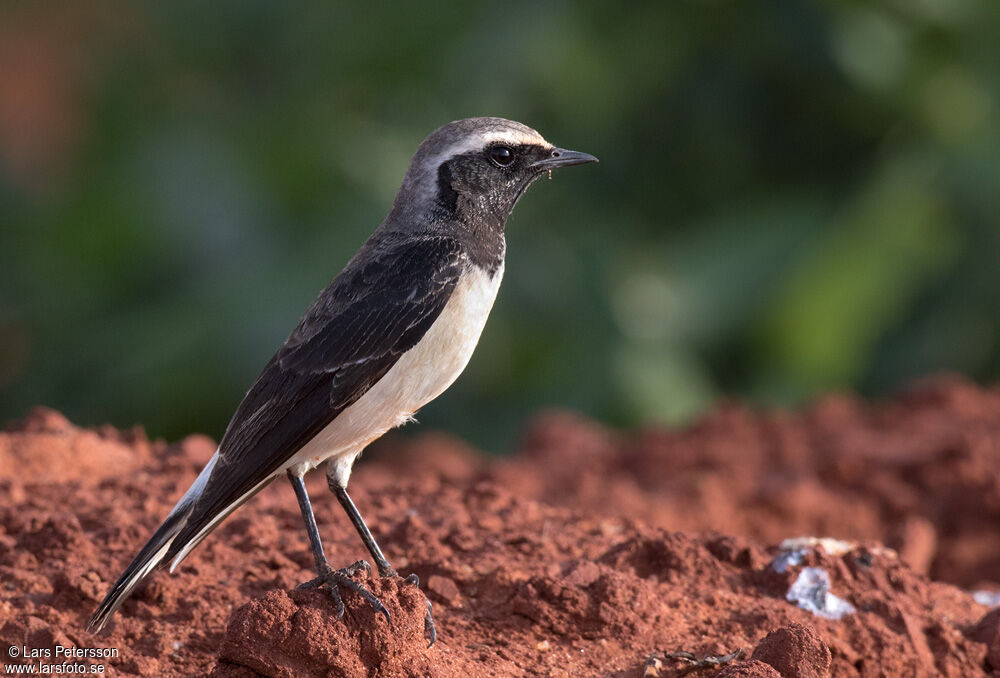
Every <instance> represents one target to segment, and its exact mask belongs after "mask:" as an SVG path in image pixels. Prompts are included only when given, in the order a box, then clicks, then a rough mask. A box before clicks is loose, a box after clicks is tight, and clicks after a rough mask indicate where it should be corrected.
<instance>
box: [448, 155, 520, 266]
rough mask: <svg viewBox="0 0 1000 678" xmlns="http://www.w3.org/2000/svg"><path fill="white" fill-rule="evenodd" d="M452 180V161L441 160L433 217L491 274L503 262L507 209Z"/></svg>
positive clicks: (473, 260)
mask: <svg viewBox="0 0 1000 678" xmlns="http://www.w3.org/2000/svg"><path fill="white" fill-rule="evenodd" d="M455 182H456V180H455V176H454V175H453V173H452V169H451V163H450V162H446V163H442V164H441V166H440V167H439V168H438V176H437V195H436V198H435V208H436V209H435V219H436V220H437V221H438V223H439V224H440V225H441V226H444V227H445V228H446V230H447V231H448V232H449V233H451V234H453V235H455V236H456V237H458V239H459V241H460V242H461V243H462V244H463V245H464V246H465V248H466V252H467V253H468V255H469V258H470V259H471V260H472V262H473V263H474V264H476V265H477V266H479V267H480V268H482V269H484V270H486V271H488V272H489V273H490V275H493V274H494V273H496V272H497V270H499V269H500V267H501V266H502V265H503V259H504V252H505V250H506V246H507V245H506V241H505V239H504V229H505V228H506V225H507V217H508V216H509V215H510V210H509V209H506V205H503V204H497V202H496V200H495V199H494V200H491V199H490V198H491V196H490V195H489V193H488V192H487V193H484V194H482V195H479V196H476V197H471V196H470V195H469V194H467V193H465V192H459V191H458V190H456V188H455ZM514 202H516V199H515V200H514ZM510 208H511V209H512V208H513V205H511V206H510Z"/></svg>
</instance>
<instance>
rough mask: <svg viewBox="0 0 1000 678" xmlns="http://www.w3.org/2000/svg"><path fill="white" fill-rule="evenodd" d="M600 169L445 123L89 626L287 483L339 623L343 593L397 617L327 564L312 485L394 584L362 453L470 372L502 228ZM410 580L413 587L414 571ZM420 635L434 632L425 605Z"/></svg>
mask: <svg viewBox="0 0 1000 678" xmlns="http://www.w3.org/2000/svg"><path fill="white" fill-rule="evenodd" d="M592 162H597V158H595V157H594V156H592V155H589V154H587V153H581V152H578V151H570V150H567V149H563V148H558V147H556V146H553V145H552V144H550V143H549V142H547V141H546V140H545V139H544V138H543V137H542V136H541V135H540V134H539V133H538V132H536V131H535V130H534V129H532V128H530V127H528V126H527V125H524V124H522V123H519V122H515V121H512V120H507V119H504V118H496V117H476V118H466V119H462V120H455V121H453V122H450V123H447V124H445V125H443V126H441V127H439V128H438V129H436V130H435V131H434V132H432V133H431V134H430V135H428V136H427V138H426V139H424V141H423V142H422V143H421V144H420V145H419V146H418V148H417V151H416V153H415V154H414V155H413V157H412V159H411V161H410V164H409V167H408V169H407V171H406V174H405V175H404V178H403V182H402V185H401V186H400V188H399V191H398V192H397V194H396V197H395V199H394V201H393V204H392V207H391V209H390V211H389V214H388V216H387V217H386V218H385V220H384V221H383V222H382V223H381V224H380V225H379V226H378V228H376V229H375V231H374V232H373V233H372V234H371V236H370V237H369V238H368V239H367V240H366V241H365V242H364V244H363V245H362V246H361V248H360V249H359V250H358V251H357V252H356V253H355V254H354V256H353V257H352V258H351V259H350V260H349V261H348V263H347V264H346V266H344V268H343V270H342V271H341V272H340V273H339V274H338V275H337V276H336V277H335V278H334V279H333V281H332V282H331V283H330V284H329V285H328V286H327V287H326V288H325V289H324V290H323V291H322V292H321V293H320V294H319V296H318V297H317V298H316V300H315V301H314V302H313V303H312V304H311V305H310V306H309V307H308V309H307V310H306V312H305V314H304V315H303V316H302V317H301V319H300V320H299V323H298V325H297V326H296V327H295V328H294V329H293V330H292V332H291V334H290V335H289V336H288V338H287V339H286V340H285V342H284V343H283V344H282V346H281V347H280V348H279V349H278V350H277V352H276V353H275V354H274V355H273V357H272V358H271V359H270V360H269V361H268V363H267V364H266V365H265V367H264V369H263V370H262V371H261V373H260V375H259V376H258V377H257V379H256V380H255V381H254V382H253V385H252V386H251V387H250V389H249V391H248V392H247V394H246V396H245V397H244V398H243V400H242V402H241V403H240V405H239V407H238V408H237V409H236V411H235V413H234V414H233V416H232V419H231V420H230V422H229V424H228V426H227V427H226V430H225V433H224V434H223V436H222V439H221V440H220V442H219V446H218V449H217V451H216V452H215V454H214V455H213V456H212V457H211V459H210V460H209V461H208V463H207V464H206V465H205V467H204V468H203V469H202V471H201V472H200V473H199V475H198V476H197V478H196V479H195V481H194V482H193V483H192V485H191V486H190V488H188V490H187V491H186V492H185V493H184V494H183V496H181V498H180V500H179V501H178V502H177V504H176V505H175V506H174V508H173V509H172V510H171V511H170V513H169V514H168V515H167V517H166V519H164V521H163V523H162V524H161V525H160V526H159V528H158V529H157V530H156V531H155V532H154V533H153V535H152V536H151V537H150V538H149V540H148V541H147V543H146V544H145V546H143V547H142V549H141V550H140V551H139V553H138V554H137V555H136V556H135V557H134V559H133V560H132V561H131V563H130V564H129V565H128V566H127V567H126V568H125V570H124V572H122V574H121V576H119V578H118V579H117V581H116V582H115V583H114V585H112V586H111V588H110V590H109V591H108V593H107V595H106V597H105V598H104V600H103V601H102V602H101V604H100V605H99V606H98V608H97V610H96V611H95V612H94V614H93V616H92V617H91V618H90V621H89V623H88V625H87V629H88V631H90V632H92V633H97V632H100V631H101V630H102V629H103V628H104V627H105V626H106V624H107V623H108V621H109V620H110V619H111V617H112V615H113V614H114V613H115V612H116V611H117V610H118V608H119V607H121V605H122V603H123V602H124V601H125V600H126V599H127V598H128V597H129V595H131V594H132V592H133V591H134V590H135V588H136V587H137V586H138V585H139V584H140V583H141V582H142V581H143V580H145V579H146V578H147V577H148V576H149V575H150V573H152V572H153V571H154V570H155V569H157V568H159V567H169V570H170V572H171V573H172V572H174V571H176V570H177V568H178V566H179V565H180V563H181V562H182V561H183V560H184V559H185V558H186V557H187V556H188V555H189V554H190V553H191V551H192V550H193V549H194V548H195V547H196V546H198V544H200V543H201V542H202V540H204V539H205V537H207V536H208V535H209V534H210V533H211V532H212V531H213V530H214V529H215V528H216V527H218V526H219V524H220V523H221V522H222V521H223V520H225V518H226V517H228V516H229V515H230V514H231V513H232V512H233V511H235V510H236V509H237V508H239V507H240V506H242V505H243V504H244V503H246V502H247V501H248V500H249V499H251V498H252V497H253V496H254V495H255V494H256V493H257V492H259V491H260V490H261V489H263V488H264V487H265V486H266V485H268V484H269V483H270V482H272V481H273V480H275V479H276V478H278V477H279V476H282V475H284V476H286V477H287V478H288V480H289V481H290V483H291V485H292V489H293V490H294V493H295V497H296V500H297V502H298V505H299V509H300V512H301V514H302V519H303V521H304V523H305V527H306V533H307V536H308V538H309V544H310V549H311V551H312V555H313V559H314V561H315V567H316V577H315V578H314V579H311V580H309V581H307V582H305V583H303V584H301V586H305V587H314V588H320V587H322V588H325V589H326V590H327V591H328V592H329V594H330V596H332V598H333V600H334V603H335V605H336V610H337V617H338V618H340V617H342V616H343V613H344V603H343V600H342V597H341V589H346V590H351V591H354V592H356V593H358V594H359V595H361V596H362V597H363V598H364V599H365V600H366V601H367V602H368V603H369V604H370V605H371V606H372V607H374V608H375V610H376V612H377V613H381V614H382V615H383V616H384V617H385V619H386V621H387V622H390V623H391V619H390V616H389V612H388V610H387V609H386V608H385V606H384V605H383V604H382V602H381V601H380V600H379V599H378V598H377V597H376V596H375V595H374V594H373V593H371V592H370V591H369V590H368V589H366V588H365V587H364V586H362V585H361V584H360V583H358V582H357V581H355V580H354V578H353V577H354V575H355V574H356V573H357V572H358V571H359V570H362V569H366V570H370V565H369V564H368V563H367V562H366V561H358V562H356V563H354V564H353V565H350V566H348V567H345V568H341V569H334V568H333V567H332V566H331V565H330V563H329V561H328V560H327V557H326V554H325V552H324V550H323V543H322V540H321V539H320V535H319V530H318V528H317V526H316V518H315V515H314V513H313V509H312V505H311V503H310V499H309V495H308V493H307V491H306V487H305V483H304V481H303V477H304V476H305V474H306V473H308V472H309V471H311V470H312V469H314V468H316V467H317V466H319V465H320V464H322V463H324V462H325V463H326V477H327V485H328V486H329V488H330V490H331V491H332V493H333V494H334V496H335V497H336V498H337V500H338V501H339V503H340V504H341V506H342V507H343V509H344V510H345V511H346V513H347V515H348V518H349V519H350V521H351V523H352V524H353V526H354V528H355V529H356V530H357V532H358V535H359V536H360V537H361V540H362V542H363V543H364V545H365V547H366V549H367V551H368V552H369V553H370V554H371V557H372V559H373V560H374V561H375V564H376V567H377V568H378V573H379V576H380V577H397V576H399V575H398V573H397V572H396V570H395V569H394V568H393V567H392V565H390V563H389V561H388V560H387V559H386V557H385V555H384V554H383V552H382V550H381V548H380V547H379V545H378V544H377V543H376V541H375V538H374V537H373V536H372V533H371V530H370V529H369V528H368V526H367V524H366V523H365V521H364V519H363V518H362V517H361V513H360V512H359V511H358V508H357V506H356V505H355V504H354V501H353V500H352V499H351V497H350V495H349V494H348V492H347V484H348V480H349V479H350V476H351V469H352V467H353V465H354V462H355V461H356V460H357V458H358V456H359V455H360V454H361V452H362V451H363V450H364V449H365V447H366V446H368V444H369V443H371V442H372V441H374V440H376V439H378V438H379V437H380V436H382V435H383V434H384V433H386V432H387V431H389V430H390V429H393V428H395V427H397V426H400V425H402V424H404V423H406V422H408V421H410V420H412V419H413V415H414V414H415V413H416V412H417V410H419V409H420V408H421V407H422V406H424V405H426V404H427V403H428V402H430V401H431V400H433V399H434V398H436V397H437V396H438V395H440V394H441V393H442V392H443V391H444V390H445V389H447V388H448V387H449V386H450V385H451V384H452V383H453V382H454V381H455V379H456V378H458V376H459V374H461V372H462V371H463V370H464V369H465V366H466V365H467V364H468V362H469V359H470V358H471V356H472V353H473V351H474V349H475V347H476V344H477V343H478V341H479V337H480V334H481V333H482V331H483V328H484V326H485V324H486V319H487V317H488V316H489V314H490V310H491V309H492V307H493V303H494V300H495V299H496V296H497V292H498V290H499V287H500V281H501V279H502V278H503V271H504V261H505V254H506V238H505V230H506V224H507V219H508V217H509V216H510V214H511V212H512V211H513V209H514V206H515V205H516V204H517V202H518V200H520V198H521V196H522V195H524V192H525V191H526V190H527V189H528V187H529V186H531V185H532V183H534V182H535V181H536V180H537V179H538V178H540V177H542V176H543V175H545V174H548V175H549V177H550V178H551V171H552V170H553V169H557V168H561V167H568V166H571V165H581V164H585V163H592ZM406 581H408V582H410V583H412V584H414V585H417V586H419V580H418V579H417V577H416V576H415V575H410V576H408V577H407V578H406ZM427 605H428V607H427V614H426V618H425V634H426V636H427V638H428V640H429V641H430V644H433V643H434V638H435V637H436V630H435V627H434V621H433V617H432V615H431V607H430V602H429V601H428V604H427Z"/></svg>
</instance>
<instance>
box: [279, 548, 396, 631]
mask: <svg viewBox="0 0 1000 678" xmlns="http://www.w3.org/2000/svg"><path fill="white" fill-rule="evenodd" d="M371 569H372V567H371V565H369V564H368V562H367V561H364V560H359V561H358V562H356V563H354V564H353V565H349V566H347V567H345V568H342V569H340V570H335V569H333V568H332V567H330V566H329V565H326V564H324V565H322V566H320V568H319V572H318V576H317V577H315V578H313V579H310V580H309V581H307V582H303V583H301V584H299V585H298V586H297V587H296V588H299V589H316V588H319V587H320V586H323V585H326V590H327V591H329V593H330V597H331V598H333V602H334V604H335V605H336V606H337V619H340V618H341V617H343V616H344V600H343V598H342V597H341V595H340V587H344V588H346V589H350V590H351V591H354V592H355V593H357V594H358V595H359V596H361V597H362V598H364V599H365V600H367V601H368V604H369V605H371V606H372V607H373V608H375V612H377V613H381V614H382V615H383V616H384V617H385V620H386V622H388V623H389V624H392V618H391V617H390V616H389V610H387V609H385V605H383V604H382V601H381V600H379V599H378V598H377V597H376V596H375V594H374V593H372V592H371V591H369V590H368V589H366V588H365V587H364V586H362V585H361V584H359V583H358V582H356V581H354V579H353V578H352V577H354V575H355V574H357V573H358V572H360V571H361V570H364V571H366V572H371Z"/></svg>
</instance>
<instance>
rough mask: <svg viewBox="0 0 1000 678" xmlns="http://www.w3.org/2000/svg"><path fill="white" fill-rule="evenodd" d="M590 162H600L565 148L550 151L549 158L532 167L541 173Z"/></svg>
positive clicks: (533, 164) (588, 154) (589, 155)
mask: <svg viewBox="0 0 1000 678" xmlns="http://www.w3.org/2000/svg"><path fill="white" fill-rule="evenodd" d="M588 162H598V160H597V158H595V157H594V156H592V155H591V154H590V153H581V152H580V151H568V150H566V149H565V148H553V149H552V150H551V151H549V155H548V157H547V158H543V159H542V160H539V161H538V162H534V163H532V164H531V167H532V168H534V169H536V170H538V171H540V172H545V171H547V170H552V169H555V168H557V167H569V166H571V165H585V164H587V163H588Z"/></svg>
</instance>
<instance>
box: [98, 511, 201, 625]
mask: <svg viewBox="0 0 1000 678" xmlns="http://www.w3.org/2000/svg"><path fill="white" fill-rule="evenodd" d="M186 519H187V512H184V513H181V514H176V513H173V512H172V513H171V514H170V515H169V516H167V519H166V520H165V521H164V522H163V524H162V525H160V527H159V529H158V530H156V532H154V533H153V536H152V537H150V538H149V541H148V542H146V545H145V546H143V547H142V550H141V551H139V554H138V555H137V556H136V557H135V558H134V559H133V560H132V562H131V563H129V566H128V567H126V568H125V571H124V572H122V574H121V576H120V577H118V581H116V582H115V585H114V586H112V587H111V590H110V591H108V595H106V596H105V597H104V600H103V601H102V602H101V604H100V606H98V608H97V611H96V612H94V616H92V617H91V618H90V622H88V623H87V630H88V631H90V632H91V633H97V632H99V631H100V630H101V629H103V628H104V625H105V624H107V623H108V620H109V619H111V615H113V614H114V613H115V611H116V610H117V609H118V608H119V607H121V605H122V603H124V602H125V599H126V598H128V597H129V595H131V593H132V591H133V590H134V589H135V587H136V586H138V585H139V584H140V583H141V582H142V580H143V579H145V578H146V577H147V576H148V575H149V573H150V572H152V571H153V570H154V569H156V566H157V565H159V564H160V561H161V560H163V556H165V555H166V554H167V550H168V549H169V548H170V544H171V543H172V542H173V541H174V537H176V536H177V533H178V532H180V531H181V528H182V527H184V522H185V520H186Z"/></svg>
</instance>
